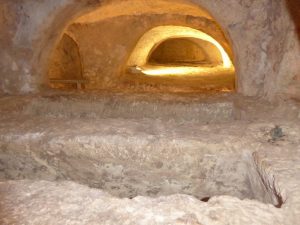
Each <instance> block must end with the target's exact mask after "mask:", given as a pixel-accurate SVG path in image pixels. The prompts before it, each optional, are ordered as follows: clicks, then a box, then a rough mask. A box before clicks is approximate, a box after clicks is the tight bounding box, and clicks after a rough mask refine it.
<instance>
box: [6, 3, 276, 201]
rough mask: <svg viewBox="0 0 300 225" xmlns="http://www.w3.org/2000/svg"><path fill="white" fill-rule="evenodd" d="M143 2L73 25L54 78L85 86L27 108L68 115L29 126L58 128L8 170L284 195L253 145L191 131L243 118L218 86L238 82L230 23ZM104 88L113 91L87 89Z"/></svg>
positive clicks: (38, 113) (156, 189)
mask: <svg viewBox="0 0 300 225" xmlns="http://www.w3.org/2000/svg"><path fill="white" fill-rule="evenodd" d="M133 2H135V3H136V1H126V2H123V3H122V4H120V5H118V4H107V5H104V6H102V7H100V8H99V9H96V10H95V11H91V12H89V13H87V14H84V15H82V16H80V17H79V18H76V19H74V20H73V21H70V22H69V23H68V26H67V27H66V28H65V29H64V30H63V31H62V33H61V35H60V38H58V39H57V42H56V45H55V48H54V49H52V52H51V56H50V57H49V58H48V59H49V62H48V64H47V66H48V68H47V73H46V74H47V75H46V76H47V79H46V80H47V81H48V85H49V86H50V87H52V88H56V89H61V90H65V91H66V90H72V89H75V90H78V89H85V92H77V93H76V92H75V93H74V92H71V94H67V93H68V92H64V96H55V95H54V96H51V95H50V96H46V97H43V96H41V97H40V98H37V99H35V100H33V101H30V102H29V103H28V104H27V106H26V107H23V111H22V113H23V115H24V116H26V117H36V118H39V119H41V120H43V119H42V118H46V119H47V120H49V122H50V123H52V122H53V121H52V120H58V121H59V123H57V127H58V128H59V129H55V128H54V130H53V129H52V128H51V126H50V127H48V128H47V127H45V125H42V124H39V122H38V121H39V120H38V119H37V124H36V126H31V125H30V124H27V125H28V127H27V126H26V125H25V127H26V129H29V130H31V129H32V130H31V131H32V132H33V133H35V132H37V131H34V130H35V129H44V130H45V131H44V132H45V133H44V134H41V136H39V134H37V136H36V137H37V139H39V137H44V135H45V134H46V143H47V144H46V145H42V146H40V143H41V142H40V141H37V142H35V141H32V142H31V141H30V139H31V138H34V137H35V136H34V135H33V136H30V135H29V136H28V138H29V139H28V140H27V141H29V145H30V149H31V151H32V152H34V154H27V153H25V154H21V155H19V156H18V157H19V159H18V160H17V161H13V160H10V156H9V154H10V153H8V154H7V155H4V156H3V157H4V158H7V160H6V161H7V162H9V163H8V164H9V165H8V164H7V166H8V168H9V170H11V172H9V175H8V177H9V178H11V179H19V178H33V179H35V178H37V177H38V178H47V179H57V180H64V179H67V180H73V181H76V182H79V183H82V184H86V185H88V186H91V187H95V188H101V189H103V190H105V191H107V192H109V193H111V194H113V195H115V196H118V197H128V198H133V197H135V196H138V195H144V196H151V197H154V196H162V195H171V194H177V193H181V194H189V195H193V196H195V197H197V198H198V199H203V200H208V199H209V198H210V197H212V196H216V195H231V196H235V197H238V198H241V199H245V198H249V199H258V200H260V201H263V202H268V203H274V204H277V203H278V202H277V200H278V199H277V197H276V196H275V195H274V193H273V192H272V191H270V192H268V190H265V189H264V182H263V181H264V179H263V180H261V178H260V172H262V171H259V170H258V169H257V168H256V165H255V163H254V158H253V157H252V156H251V154H250V156H249V155H245V154H242V153H241V152H239V150H238V149H232V150H231V149H228V148H224V146H223V145H224V143H225V142H226V138H225V139H224V137H222V138H221V139H219V140H218V139H217V140H211V142H210V140H209V138H208V139H207V140H206V138H205V137H207V135H210V134H212V133H213V132H214V131H213V130H210V129H208V131H207V132H206V131H203V130H202V131H201V129H200V130H199V133H197V131H196V130H197V129H196V128H195V129H190V128H191V127H193V126H194V125H195V124H194V123H196V124H198V125H199V126H205V125H209V124H218V123H220V124H224V123H226V122H232V121H234V120H235V119H236V117H235V116H236V109H235V107H234V104H233V101H232V99H231V98H230V97H228V96H229V95H225V97H224V96H222V95H221V97H220V98H219V97H218V96H217V97H214V96H212V95H211V94H212V93H215V92H233V91H235V88H236V85H235V84H236V75H235V68H234V60H233V58H234V54H233V51H232V49H231V44H230V43H229V41H228V37H227V36H226V35H225V33H224V31H223V30H222V28H221V27H220V25H219V24H218V22H217V21H216V20H215V19H213V18H212V17H211V16H210V15H209V13H207V12H206V11H205V10H202V9H201V8H199V7H194V6H191V5H185V4H182V3H174V4H173V6H174V7H173V8H172V7H171V8H170V7H169V6H170V5H169V4H166V1H157V2H156V4H158V7H157V8H153V7H151V4H150V5H149V4H144V3H145V2H144V1H140V5H139V4H137V5H136V4H132V3H133ZM143 2H144V3H143ZM124 8H126V9H127V10H126V11H124V10H123V9H124ZM136 12H139V13H136ZM141 20H143V21H144V22H143V23H140V21H141ZM95 90H98V91H99V90H102V91H103V90H105V92H100V94H98V95H96V96H93V95H91V96H90V95H89V94H87V93H88V92H89V91H95ZM139 91H142V93H143V94H141V93H139ZM113 92H118V94H112V93H113ZM157 92H160V93H161V94H155V93H157ZM164 92H168V93H169V95H164ZM175 92H176V94H175ZM182 92H189V93H188V94H187V95H185V94H183V93H182ZM198 92H205V93H206V94H207V95H206V96H204V97H203V96H202V98H200V97H199V96H198ZM126 93H127V94H126ZM72 94H73V95H72ZM94 120H95V121H94ZM51 121H52V122H51ZM55 126H56V125H55ZM70 126H71V127H72V128H70ZM26 129H25V130H26ZM204 129H207V128H204ZM65 132H66V133H68V135H67V136H65V135H64V134H65ZM200 137H202V138H200ZM14 148H16V149H17V148H18V146H17V145H16V146H12V149H14ZM16 149H15V150H16ZM12 152H13V151H12ZM27 161H30V166H27ZM41 162H43V166H42V167H41V166H40V165H39V163H41ZM45 162H46V163H45ZM12 165H13V166H12ZM24 165H26V166H24ZM39 168H43V169H42V170H41V169H39ZM48 170H49V171H48ZM16 171H23V172H22V173H21V174H20V173H18V172H16ZM49 172H50V173H49Z"/></svg>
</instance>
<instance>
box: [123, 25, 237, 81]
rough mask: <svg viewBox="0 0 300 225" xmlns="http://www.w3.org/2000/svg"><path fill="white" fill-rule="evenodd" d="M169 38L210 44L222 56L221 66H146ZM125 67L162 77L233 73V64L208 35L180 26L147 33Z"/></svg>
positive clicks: (157, 28) (161, 27)
mask: <svg viewBox="0 0 300 225" xmlns="http://www.w3.org/2000/svg"><path fill="white" fill-rule="evenodd" d="M170 38H196V39H200V40H203V41H207V42H210V43H211V44H213V45H214V46H215V47H216V48H217V49H218V50H219V51H220V54H221V56H222V61H223V64H222V65H221V66H220V65H218V66H215V67H211V66H210V67H205V66H200V65H199V66H176V65H174V66H173V65H172V66H167V65H166V66H153V65H148V62H147V61H148V56H149V54H150V52H152V50H153V49H154V48H155V47H156V46H158V45H159V44H160V43H162V42H163V41H165V40H167V39H170ZM127 66H128V67H129V68H135V71H136V72H141V73H143V74H145V75H150V76H164V75H174V76H181V75H202V74H205V75H207V74H209V73H213V72H220V71H230V72H234V67H233V64H232V62H231V60H230V57H229V56H228V54H227V53H226V51H225V50H224V48H223V47H222V46H221V44H220V43H219V42H218V41H216V40H215V39H214V38H212V37H211V36H209V35H208V34H206V33H204V32H202V31H199V30H196V29H193V28H190V27H182V26H159V27H156V28H153V29H151V30H150V31H148V32H147V33H146V34H145V35H144V36H143V37H142V38H141V39H140V40H139V42H138V44H137V45H136V47H135V49H134V51H133V53H132V55H131V56H130V58H129V60H128V63H127Z"/></svg>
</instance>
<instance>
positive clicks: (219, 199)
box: [0, 93, 300, 225]
mask: <svg viewBox="0 0 300 225" xmlns="http://www.w3.org/2000/svg"><path fill="white" fill-rule="evenodd" d="M0 103H1V106H0V112H1V118H0V179H1V181H2V182H1V183H0V195H1V201H0V221H1V224H203V225H205V224H291V225H292V224H293V225H294V224H300V223H299V222H298V218H299V217H300V167H299V165H300V136H299V134H300V111H299V105H297V103H295V102H283V103H281V104H277V105H274V106H273V105H271V104H269V103H266V102H262V101H258V100H257V99H250V98H242V97H240V96H232V95H229V94H223V95H216V96H204V95H202V96H199V95H197V94H184V95H183V94H182V95H161V94H152V95H151V96H149V95H147V94H135V95H132V94H118V93H115V94H108V93H102V94H101V95H99V94H61V93H60V94H48V95H43V96H23V97H21V96H3V97H2V98H0ZM276 126H278V127H276ZM94 188H96V189H94ZM108 193H109V194H108ZM139 196H143V197H139ZM206 197H208V198H210V199H209V201H208V202H203V201H200V200H201V199H203V198H206Z"/></svg>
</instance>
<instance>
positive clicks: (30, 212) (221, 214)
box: [0, 181, 284, 225]
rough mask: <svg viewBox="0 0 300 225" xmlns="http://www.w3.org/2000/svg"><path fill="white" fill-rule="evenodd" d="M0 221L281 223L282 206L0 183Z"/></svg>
mask: <svg viewBox="0 0 300 225" xmlns="http://www.w3.org/2000/svg"><path fill="white" fill-rule="evenodd" d="M0 195H1V202H0V208H1V209H0V222H1V224H3V225H6V224H7V225H8V224H15V225H18V224H28V225H29V224H30V225H40V224H45V225H46V224H57V225H75V224H78V225H83V224H86V225H92V224H107V225H112V224H114V225H118V224H120V225H124V224H128V225H129V224H130V225H131V224H132V225H134V224H136V225H142V224H147V225H150V224H153V225H154V224H157V225H158V224H161V225H175V224H176V225H181V224H182V225H183V224H188V225H221V224H228V225H240V224H249V225H269V224H273V225H281V224H284V216H283V214H282V210H280V209H276V208H275V207H274V206H272V205H265V204H262V203H259V202H256V201H251V200H244V201H241V200H239V199H237V198H233V197H226V196H221V197H214V198H212V199H210V201H209V202H208V203H204V202H201V201H199V200H197V199H195V198H194V197H191V196H186V195H173V196H166V197H159V198H154V199H153V198H147V197H136V198H134V199H132V200H130V199H118V198H114V197H111V196H110V195H108V194H106V193H104V192H103V191H100V190H96V189H90V188H88V187H86V186H82V185H78V184H75V183H72V182H46V181H39V182H32V181H19V182H7V183H0Z"/></svg>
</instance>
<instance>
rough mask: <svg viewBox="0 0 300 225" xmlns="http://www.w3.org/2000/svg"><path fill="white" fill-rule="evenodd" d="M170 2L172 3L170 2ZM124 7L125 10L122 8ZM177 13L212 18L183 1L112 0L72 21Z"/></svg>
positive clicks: (90, 21) (96, 20) (84, 21)
mask: <svg viewBox="0 0 300 225" xmlns="http://www.w3.org/2000/svg"><path fill="white" fill-rule="evenodd" d="M170 3H172V4H170ZM124 9H126V10H124ZM165 13H168V14H179V15H190V16H195V17H205V18H209V19H212V17H211V16H210V14H209V13H208V12H206V11H205V10H203V9H201V8H199V7H198V6H195V5H192V4H187V3H183V1H178V2H177V1H176V0H172V1H170V0H157V1H149V0H114V1H108V2H107V3H106V4H105V5H103V6H102V7H100V8H98V9H97V10H94V11H92V12H90V13H88V14H85V15H83V16H81V17H79V18H78V19H76V20H75V21H74V23H95V22H98V21H101V20H104V19H108V18H113V17H118V16H124V15H142V14H165Z"/></svg>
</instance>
